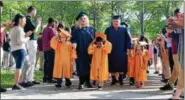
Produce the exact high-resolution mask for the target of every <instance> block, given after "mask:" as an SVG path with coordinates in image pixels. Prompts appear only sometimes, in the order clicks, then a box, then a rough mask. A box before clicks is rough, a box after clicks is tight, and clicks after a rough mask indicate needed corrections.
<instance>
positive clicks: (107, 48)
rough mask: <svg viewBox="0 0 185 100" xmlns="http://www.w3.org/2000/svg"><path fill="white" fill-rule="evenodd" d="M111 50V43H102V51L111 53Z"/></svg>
mask: <svg viewBox="0 0 185 100" xmlns="http://www.w3.org/2000/svg"><path fill="white" fill-rule="evenodd" d="M111 50H112V44H111V43H110V42H108V41H105V44H104V45H103V51H104V52H105V54H109V53H111Z"/></svg>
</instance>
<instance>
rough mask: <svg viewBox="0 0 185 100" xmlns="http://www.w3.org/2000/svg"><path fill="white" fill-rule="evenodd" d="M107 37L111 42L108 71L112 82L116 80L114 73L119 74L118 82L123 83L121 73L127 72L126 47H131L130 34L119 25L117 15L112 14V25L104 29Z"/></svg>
mask: <svg viewBox="0 0 185 100" xmlns="http://www.w3.org/2000/svg"><path fill="white" fill-rule="evenodd" d="M105 34H107V39H108V41H110V42H111V43H112V52H111V53H110V54H109V72H110V73H111V74H112V83H111V85H115V84H116V82H117V81H118V80H117V79H116V75H117V74H119V83H120V85H123V73H126V72H127V49H131V47H132V41H131V36H130V34H129V33H128V31H127V29H126V28H125V27H123V26H121V25H120V18H119V16H113V18H112V25H111V26H110V27H108V28H107V29H106V30H105Z"/></svg>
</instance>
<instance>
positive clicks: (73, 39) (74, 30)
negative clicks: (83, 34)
mask: <svg viewBox="0 0 185 100" xmlns="http://www.w3.org/2000/svg"><path fill="white" fill-rule="evenodd" d="M76 31H77V29H76V28H74V29H73V30H72V33H71V35H72V37H71V43H72V44H73V48H75V49H76V47H77V38H78V33H77V32H76Z"/></svg>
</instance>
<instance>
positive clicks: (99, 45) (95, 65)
mask: <svg viewBox="0 0 185 100" xmlns="http://www.w3.org/2000/svg"><path fill="white" fill-rule="evenodd" d="M111 49H112V45H111V43H110V42H109V41H107V39H106V35H105V34H102V33H96V38H95V40H94V41H93V42H92V43H91V44H90V46H89V48H88V53H89V54H90V55H92V62H91V72H90V78H91V80H95V81H97V82H98V88H99V89H101V88H102V87H103V83H104V82H105V81H106V80H108V77H109V71H108V54H109V53H110V52H111Z"/></svg>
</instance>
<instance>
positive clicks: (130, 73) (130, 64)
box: [127, 49, 135, 78]
mask: <svg viewBox="0 0 185 100" xmlns="http://www.w3.org/2000/svg"><path fill="white" fill-rule="evenodd" d="M130 52H133V55H135V49H131V50H129V53H130ZM134 67H135V57H134V56H133V57H132V56H131V55H130V54H129V55H128V73H127V75H128V77H129V78H132V77H134V76H135V75H134V74H135V68H134Z"/></svg>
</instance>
